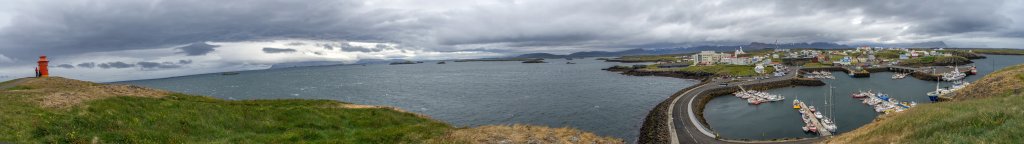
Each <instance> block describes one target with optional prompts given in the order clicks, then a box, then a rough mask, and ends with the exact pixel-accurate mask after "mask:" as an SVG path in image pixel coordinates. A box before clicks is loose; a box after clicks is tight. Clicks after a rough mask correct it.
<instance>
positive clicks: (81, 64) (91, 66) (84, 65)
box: [77, 62, 96, 68]
mask: <svg viewBox="0 0 1024 144" xmlns="http://www.w3.org/2000/svg"><path fill="white" fill-rule="evenodd" d="M77 66H78V67H81V68H93V67H96V63H94V62H86V63H80V64H78V65H77Z"/></svg>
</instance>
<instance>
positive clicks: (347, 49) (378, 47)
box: [338, 43, 390, 52]
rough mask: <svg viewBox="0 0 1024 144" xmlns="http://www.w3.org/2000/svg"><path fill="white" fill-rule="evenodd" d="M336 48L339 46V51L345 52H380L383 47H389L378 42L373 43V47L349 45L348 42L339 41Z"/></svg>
mask: <svg viewBox="0 0 1024 144" xmlns="http://www.w3.org/2000/svg"><path fill="white" fill-rule="evenodd" d="M338 48H340V49H341V51H345V52H380V51H384V50H385V49H389V48H390V47H387V46H386V45H383V44H378V45H375V46H374V47H362V46H354V45H350V44H348V43H341V44H340V45H339V47H338Z"/></svg>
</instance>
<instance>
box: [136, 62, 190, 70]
mask: <svg viewBox="0 0 1024 144" xmlns="http://www.w3.org/2000/svg"><path fill="white" fill-rule="evenodd" d="M135 64H138V65H139V67H142V69H168V68H180V67H181V65H177V64H175V63H172V62H163V63H158V62H138V63H135Z"/></svg>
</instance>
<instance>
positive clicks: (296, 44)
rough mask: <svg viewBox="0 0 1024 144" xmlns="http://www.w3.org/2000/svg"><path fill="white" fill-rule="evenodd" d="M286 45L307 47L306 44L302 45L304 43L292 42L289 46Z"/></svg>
mask: <svg viewBox="0 0 1024 144" xmlns="http://www.w3.org/2000/svg"><path fill="white" fill-rule="evenodd" d="M285 45H288V46H302V45H306V43H302V42H290V43H287V44H285Z"/></svg>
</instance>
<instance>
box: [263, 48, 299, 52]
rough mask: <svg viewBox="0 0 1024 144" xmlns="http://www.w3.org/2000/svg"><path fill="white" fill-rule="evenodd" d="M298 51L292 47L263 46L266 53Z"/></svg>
mask: <svg viewBox="0 0 1024 144" xmlns="http://www.w3.org/2000/svg"><path fill="white" fill-rule="evenodd" d="M296 51H297V50H295V49H291V48H272V47H265V48H263V52H264V53H292V52H296Z"/></svg>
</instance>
